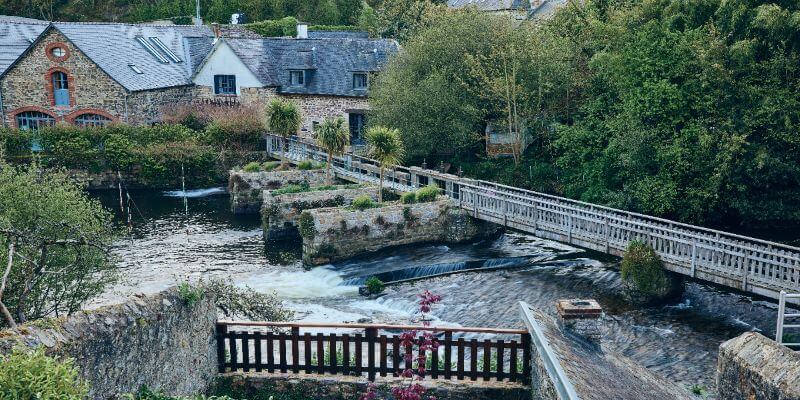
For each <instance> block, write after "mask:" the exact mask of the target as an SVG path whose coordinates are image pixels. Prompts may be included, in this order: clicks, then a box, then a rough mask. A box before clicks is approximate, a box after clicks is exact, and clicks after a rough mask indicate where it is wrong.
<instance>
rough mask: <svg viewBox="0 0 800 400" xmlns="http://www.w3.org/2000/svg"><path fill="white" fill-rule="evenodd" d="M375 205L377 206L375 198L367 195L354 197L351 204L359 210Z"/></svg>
mask: <svg viewBox="0 0 800 400" xmlns="http://www.w3.org/2000/svg"><path fill="white" fill-rule="evenodd" d="M375 206H377V204H376V203H375V200H372V197H369V196H367V195H363V196H359V197H356V198H355V199H354V200H353V204H352V207H353V208H354V209H356V210H359V211H363V210H366V209H368V208H375Z"/></svg>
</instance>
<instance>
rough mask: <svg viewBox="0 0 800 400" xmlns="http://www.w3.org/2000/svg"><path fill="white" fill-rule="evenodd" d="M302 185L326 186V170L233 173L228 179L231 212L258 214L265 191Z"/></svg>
mask: <svg viewBox="0 0 800 400" xmlns="http://www.w3.org/2000/svg"><path fill="white" fill-rule="evenodd" d="M301 183H307V184H308V185H309V186H320V185H324V184H325V170H324V169H321V170H310V171H303V170H286V171H269V172H244V171H231V172H230V176H229V178H228V192H229V193H230V195H231V210H232V211H233V213H234V214H258V213H259V211H260V210H261V205H262V203H263V195H262V193H263V191H264V190H273V189H278V188H280V187H283V186H284V185H297V184H301Z"/></svg>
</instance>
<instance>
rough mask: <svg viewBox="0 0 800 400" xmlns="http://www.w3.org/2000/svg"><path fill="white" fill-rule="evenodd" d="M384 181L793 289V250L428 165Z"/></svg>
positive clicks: (691, 266) (579, 240)
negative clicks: (639, 244) (431, 189)
mask: <svg viewBox="0 0 800 400" xmlns="http://www.w3.org/2000/svg"><path fill="white" fill-rule="evenodd" d="M266 138H267V150H268V152H270V153H271V154H272V155H273V156H276V157H282V156H283V154H282V153H281V152H280V151H279V149H280V146H279V143H280V138H279V137H276V136H272V135H266ZM286 155H287V157H288V158H289V159H291V160H295V161H301V160H306V159H316V160H320V161H324V160H325V158H326V155H325V152H324V151H323V150H322V149H321V148H320V147H318V146H317V145H316V144H314V143H313V142H310V141H306V140H303V139H297V138H292V139H291V140H289V146H288V150H287V153H286ZM333 164H334V165H333V168H334V171H335V172H336V175H337V176H339V177H341V178H343V179H348V180H352V181H356V182H373V183H377V182H378V179H379V178H378V171H379V169H378V165H377V163H376V162H375V161H374V160H371V159H369V158H366V157H360V156H357V155H353V154H346V155H344V156H341V157H335V158H334V163H333ZM385 179H386V182H385V185H386V186H388V187H391V188H393V189H396V190H401V191H408V190H415V189H416V188H419V187H421V186H425V185H427V184H429V183H435V184H436V185H438V186H439V187H440V188H443V189H444V193H445V194H446V195H448V196H450V197H451V198H453V199H455V200H457V201H458V204H459V205H460V206H461V207H462V208H464V209H466V210H470V211H471V212H472V213H473V215H474V216H475V217H476V218H480V219H483V220H487V221H491V222H496V223H499V224H504V225H506V226H508V227H511V228H515V229H519V230H522V231H524V232H529V233H532V234H534V235H537V236H540V237H545V238H549V239H553V240H557V241H562V242H566V243H570V244H573V245H577V246H581V247H585V248H589V249H593V250H597V251H602V252H605V253H608V254H612V255H621V254H622V253H623V251H624V250H625V248H626V247H627V245H628V244H629V243H630V242H631V241H633V240H641V241H644V242H646V243H648V244H649V245H651V246H652V247H653V248H654V249H655V250H656V252H657V253H658V254H659V256H661V258H662V260H663V261H664V264H665V266H666V268H668V269H670V270H672V271H674V272H677V273H680V274H684V275H687V276H691V277H695V278H698V279H702V280H706V281H710V282H714V283H717V284H721V285H725V286H728V287H731V288H735V289H739V290H743V291H746V292H751V293H755V294H759V295H763V296H767V297H771V298H774V299H777V298H778V295H779V293H780V291H781V290H785V291H787V292H800V248H797V247H793V246H788V245H784V244H781V243H776V242H770V241H766V240H761V239H757V238H752V237H747V236H742V235H737V234H733V233H728V232H723V231H718V230H714V229H708V228H703V227H700V226H694V225H689V224H684V223H680V222H676V221H671V220H668V219H663V218H657V217H651V216H647V215H643V214H638V213H633V212H628V211H625V210H619V209H614V208H610V207H604V206H599V205H595V204H591V203H586V202H582V201H577V200H571V199H567V198H563V197H558V196H553V195H549V194H545V193H538V192H534V191H530V190H526V189H521V188H516V187H513V186H506V185H501V184H497V183H494V182H487V181H481V180H474V179H467V178H461V177H458V176H456V175H452V174H446V173H442V172H438V171H434V170H430V169H422V168H417V167H402V166H395V167H393V168H391V169H388V170H387V171H386V177H385Z"/></svg>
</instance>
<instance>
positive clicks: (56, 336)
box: [0, 288, 217, 399]
mask: <svg viewBox="0 0 800 400" xmlns="http://www.w3.org/2000/svg"><path fill="white" fill-rule="evenodd" d="M216 318H217V312H216V306H215V305H214V299H212V298H209V297H205V298H203V299H201V300H200V301H198V302H196V303H194V304H192V305H187V304H186V303H185V302H184V301H182V300H181V298H180V296H179V295H178V293H177V290H176V289H174V288H173V289H169V290H167V291H165V292H162V293H159V294H156V295H151V296H137V297H133V298H131V299H130V300H129V301H128V302H126V303H124V304H120V305H115V306H108V307H104V308H100V309H96V310H91V311H82V312H78V313H76V314H73V315H71V316H68V317H61V318H54V319H45V320H38V321H34V322H32V323H29V324H26V325H22V326H21V327H19V328H18V332H13V331H2V332H0V352H8V351H10V349H11V348H12V347H14V346H18V345H26V346H30V347H36V346H44V347H45V349H46V350H45V351H46V353H47V354H50V355H52V356H58V357H62V358H73V359H75V365H76V366H77V367H78V368H79V369H80V375H81V378H82V379H84V380H87V381H88V382H89V384H90V385H91V392H90V398H92V399H109V398H116V395H117V394H123V393H130V392H134V391H136V390H137V389H138V388H139V387H140V386H141V385H146V386H147V387H149V388H151V389H153V390H157V391H163V392H165V393H168V394H173V395H190V394H196V393H199V392H204V391H205V390H206V389H207V388H208V387H209V386H210V385H211V383H212V382H213V381H214V379H215V378H216V376H217V355H216V339H215V337H214V333H215V322H216Z"/></svg>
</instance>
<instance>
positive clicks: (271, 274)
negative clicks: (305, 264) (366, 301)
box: [238, 267, 358, 299]
mask: <svg viewBox="0 0 800 400" xmlns="http://www.w3.org/2000/svg"><path fill="white" fill-rule="evenodd" d="M238 283H240V284H241V285H242V286H249V287H251V288H253V289H255V290H257V291H261V292H270V291H275V292H276V293H277V294H278V296H279V297H281V298H288V299H310V298H320V297H338V296H347V295H358V286H350V285H343V284H342V283H343V280H342V277H341V275H339V274H338V273H337V272H335V271H333V270H331V269H329V268H326V267H317V268H314V269H311V270H310V271H305V270H302V269H291V270H288V271H279V270H278V271H276V270H274V269H272V270H268V271H264V272H257V273H253V274H251V275H250V276H249V277H247V278H245V279H243V280H242V281H240V282H238Z"/></svg>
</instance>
